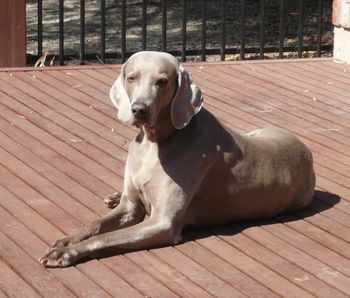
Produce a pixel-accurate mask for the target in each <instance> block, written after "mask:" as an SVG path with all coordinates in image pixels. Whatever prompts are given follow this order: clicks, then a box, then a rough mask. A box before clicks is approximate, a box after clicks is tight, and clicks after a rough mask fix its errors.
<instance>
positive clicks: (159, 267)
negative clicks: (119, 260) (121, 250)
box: [125, 251, 211, 297]
mask: <svg viewBox="0 0 350 298" xmlns="http://www.w3.org/2000/svg"><path fill="white" fill-rule="evenodd" d="M172 253H173V251H170V254H172ZM125 257H127V258H128V259H129V260H131V261H132V262H133V263H135V264H137V265H138V266H140V267H141V268H143V270H145V271H146V272H147V273H148V274H150V275H152V276H153V277H154V278H155V279H157V280H159V281H160V282H161V283H162V284H164V285H166V286H167V287H168V288H169V289H170V290H171V291H173V292H174V293H176V294H177V295H178V296H180V297H211V295H210V294H209V293H208V291H207V290H206V285H205V284H198V283H197V284H196V283H195V282H194V281H193V280H191V278H189V277H187V276H186V275H185V274H183V273H182V272H181V271H180V270H177V269H176V268H174V267H172V266H170V265H169V264H167V263H166V262H165V261H162V260H161V259H159V258H157V257H156V256H155V255H154V254H152V253H150V252H148V251H140V252H137V253H129V254H126V255H125Z"/></svg>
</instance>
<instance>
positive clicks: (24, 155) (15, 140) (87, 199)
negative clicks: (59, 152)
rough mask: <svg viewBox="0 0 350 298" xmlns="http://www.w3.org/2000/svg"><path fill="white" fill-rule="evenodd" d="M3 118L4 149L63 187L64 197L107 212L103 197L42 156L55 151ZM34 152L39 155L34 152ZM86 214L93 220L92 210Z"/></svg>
mask: <svg viewBox="0 0 350 298" xmlns="http://www.w3.org/2000/svg"><path fill="white" fill-rule="evenodd" d="M1 120H2V119H0V130H2V129H3V131H1V132H0V146H1V147H2V148H3V149H5V150H7V151H8V152H10V153H11V154H12V155H14V156H15V157H17V158H20V159H21V160H22V161H23V162H24V163H25V164H26V165H28V166H29V167H31V168H32V169H33V170H35V171H36V172H37V173H39V174H40V175H41V176H43V177H45V179H48V180H49V181H50V182H51V183H53V184H54V185H55V187H58V188H60V189H62V191H64V192H65V194H64V195H63V197H69V196H71V198H74V199H75V200H77V201H79V202H81V203H82V204H84V205H85V206H86V207H87V208H89V209H90V210H93V211H94V212H96V213H97V214H99V215H103V214H105V213H106V207H105V206H104V204H103V202H102V200H101V198H99V197H98V196H96V195H95V194H94V193H92V192H90V191H88V190H87V189H86V188H84V187H83V186H82V185H81V184H80V183H79V182H77V181H74V180H73V179H72V178H71V177H69V176H68V175H67V174H65V173H64V172H63V171H59V170H58V169H57V167H55V163H53V165H51V164H50V163H48V162H47V161H46V160H45V158H42V157H43V155H45V154H54V153H52V152H47V150H45V149H43V148H42V146H41V145H40V144H39V145H38V144H35V141H33V139H30V138H28V136H27V135H25V134H23V133H22V132H21V131H20V130H18V129H17V128H15V127H14V126H11V125H6V126H5V125H3V121H1ZM4 132H6V133H7V135H5V133H4ZM29 139H30V145H31V146H29V147H30V148H29V149H27V148H26V147H24V145H22V144H28V141H29ZM34 152H35V153H37V154H38V155H36V154H34ZM59 163H60V160H59ZM83 178H84V177H82V179H83ZM85 216H86V220H92V219H93V217H94V216H91V213H90V212H87V213H84V217H85ZM95 216H96V215H95ZM84 217H83V218H84Z"/></svg>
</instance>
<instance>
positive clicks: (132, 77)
mask: <svg viewBox="0 0 350 298" xmlns="http://www.w3.org/2000/svg"><path fill="white" fill-rule="evenodd" d="M127 80H128V82H129V83H133V82H135V80H136V78H135V76H130V77H128V79H127Z"/></svg>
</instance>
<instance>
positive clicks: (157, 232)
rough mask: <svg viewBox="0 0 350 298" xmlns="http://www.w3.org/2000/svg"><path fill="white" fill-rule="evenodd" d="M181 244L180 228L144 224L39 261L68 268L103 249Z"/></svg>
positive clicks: (54, 251)
mask: <svg viewBox="0 0 350 298" xmlns="http://www.w3.org/2000/svg"><path fill="white" fill-rule="evenodd" d="M180 240H181V228H180V227H178V228H176V227H175V226H174V225H173V224H172V223H171V222H169V221H168V220H167V219H165V218H159V217H158V218H152V217H150V218H148V219H147V220H145V221H143V222H141V223H139V224H136V225H134V226H130V227H128V228H125V229H121V230H117V231H113V232H108V233H105V234H101V235H97V236H94V237H91V238H89V239H87V240H84V241H81V242H79V243H77V244H74V245H71V246H66V247H56V248H53V249H51V250H50V251H49V252H48V253H47V254H46V255H45V256H44V257H43V258H42V259H41V263H42V264H43V265H44V266H46V267H67V266H70V265H72V264H73V263H75V262H76V261H77V260H78V259H80V258H84V257H88V256H95V255H96V253H98V252H100V251H103V250H105V249H111V248H112V249H115V250H116V252H118V251H124V250H138V249H145V248H149V247H153V246H159V245H173V244H176V243H177V242H179V241H180Z"/></svg>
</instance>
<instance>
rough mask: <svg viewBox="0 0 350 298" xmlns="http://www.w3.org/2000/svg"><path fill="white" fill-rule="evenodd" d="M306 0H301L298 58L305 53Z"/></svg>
mask: <svg viewBox="0 0 350 298" xmlns="http://www.w3.org/2000/svg"><path fill="white" fill-rule="evenodd" d="M303 24H304V0H299V28H298V58H302V55H303V37H304V34H303Z"/></svg>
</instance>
